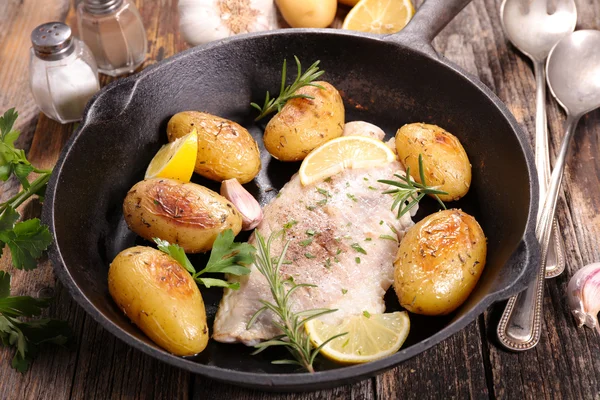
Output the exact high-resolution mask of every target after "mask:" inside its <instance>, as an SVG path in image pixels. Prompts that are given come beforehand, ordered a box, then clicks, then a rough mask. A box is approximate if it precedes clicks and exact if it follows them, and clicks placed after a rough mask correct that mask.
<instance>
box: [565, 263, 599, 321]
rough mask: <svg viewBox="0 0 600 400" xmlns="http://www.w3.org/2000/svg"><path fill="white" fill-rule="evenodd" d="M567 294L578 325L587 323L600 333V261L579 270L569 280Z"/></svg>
mask: <svg viewBox="0 0 600 400" xmlns="http://www.w3.org/2000/svg"><path fill="white" fill-rule="evenodd" d="M567 294H568V297H569V308H570V309H571V312H572V313H573V315H574V316H575V319H576V320H577V324H578V326H580V327H581V326H583V325H585V326H587V327H589V328H592V329H596V331H597V332H598V333H600V327H599V326H598V312H599V311H600V263H594V264H590V265H586V266H585V267H583V268H581V269H580V270H579V271H577V273H575V275H573V277H572V278H571V280H570V281H569V287H568V288H567Z"/></svg>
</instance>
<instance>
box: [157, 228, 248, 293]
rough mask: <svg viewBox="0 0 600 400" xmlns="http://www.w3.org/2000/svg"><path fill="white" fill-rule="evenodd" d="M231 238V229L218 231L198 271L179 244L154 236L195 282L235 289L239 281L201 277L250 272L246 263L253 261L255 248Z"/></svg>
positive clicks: (160, 247) (165, 251)
mask: <svg viewBox="0 0 600 400" xmlns="http://www.w3.org/2000/svg"><path fill="white" fill-rule="evenodd" d="M233 238H234V235H233V231H232V230H231V229H227V230H226V231H224V232H222V233H220V234H219V235H218V236H217V238H216V239H215V242H214V244H213V247H212V250H211V252H210V258H209V259H208V263H207V264H206V267H204V269H202V270H200V271H196V268H194V266H193V265H192V263H191V262H190V260H189V259H188V257H187V255H186V254H185V251H184V250H183V249H182V248H181V247H180V246H179V245H177V244H171V243H169V242H167V241H166V240H162V239H159V238H154V241H155V242H156V244H157V245H158V249H159V250H160V251H162V252H163V253H166V254H168V255H170V256H171V257H173V258H174V259H175V261H177V262H178V263H179V264H181V266H183V267H184V268H185V269H186V270H188V272H189V273H190V274H191V275H192V278H194V281H195V282H196V283H197V284H200V285H203V286H206V287H207V288H209V287H212V286H218V287H226V288H229V289H233V290H237V289H239V288H240V284H239V282H228V281H226V280H223V279H217V278H206V277H201V275H203V274H205V273H223V274H231V275H236V276H241V275H248V274H249V273H250V269H249V268H248V267H247V265H250V264H252V263H253V262H254V255H255V253H256V249H255V248H254V246H252V245H250V244H248V243H234V241H233Z"/></svg>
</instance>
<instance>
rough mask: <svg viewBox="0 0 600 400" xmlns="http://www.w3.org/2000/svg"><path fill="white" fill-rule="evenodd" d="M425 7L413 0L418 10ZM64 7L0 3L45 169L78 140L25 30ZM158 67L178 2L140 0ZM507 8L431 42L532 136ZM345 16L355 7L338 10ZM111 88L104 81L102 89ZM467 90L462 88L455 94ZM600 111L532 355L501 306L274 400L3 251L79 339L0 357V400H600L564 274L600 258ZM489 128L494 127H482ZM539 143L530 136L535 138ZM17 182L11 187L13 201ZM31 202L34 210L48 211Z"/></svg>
mask: <svg viewBox="0 0 600 400" xmlns="http://www.w3.org/2000/svg"><path fill="white" fill-rule="evenodd" d="M421 2H422V1H417V4H420V3H421ZM69 3H70V2H69V1H67V0H46V1H43V2H42V1H40V0H2V1H1V2H0V26H1V27H2V29H0V112H4V111H5V110H7V109H8V108H10V107H13V106H15V107H16V108H17V110H18V111H19V112H20V114H21V117H20V118H19V121H18V127H19V128H20V129H21V130H22V131H23V134H22V137H21V139H20V140H19V144H20V145H21V146H22V147H24V148H26V149H28V154H29V158H30V160H31V161H32V162H33V163H34V164H35V165H36V166H38V167H51V166H52V165H53V164H54V163H55V162H56V160H57V158H58V155H59V152H60V149H61V148H62V146H63V145H64V143H65V141H66V140H67V139H68V138H69V136H70V135H71V133H72V132H73V124H70V125H60V124H58V123H56V122H54V121H51V120H49V119H48V118H46V117H45V116H44V115H40V114H38V111H37V110H36V107H35V105H34V103H33V99H32V97H31V94H30V92H29V89H28V84H27V63H28V57H29V55H28V52H29V47H30V43H29V34H30V32H31V30H32V29H33V28H34V27H35V26H37V25H38V24H40V23H43V22H47V21H50V20H59V21H65V20H66V21H67V23H69V24H70V25H71V26H75V19H74V9H73V4H69ZM136 3H137V5H138V7H139V9H140V11H141V13H142V16H143V18H144V21H145V26H146V29H147V33H148V38H149V48H148V60H147V62H146V64H145V65H150V64H153V63H155V62H157V61H160V60H162V59H164V58H166V57H169V56H171V55H173V54H175V53H177V52H179V51H181V50H184V49H185V48H187V45H186V44H185V43H184V42H183V40H182V39H181V37H180V36H179V34H178V28H177V24H178V16H177V2H176V1H175V0H161V1H156V0H137V1H136ZM576 3H577V7H578V14H579V20H578V24H577V28H578V29H600V3H599V2H597V1H593V0H576ZM499 7H500V0H475V1H474V2H473V3H472V4H471V5H469V6H468V7H467V8H466V9H465V10H464V11H463V12H462V13H461V14H460V15H459V16H458V17H457V18H456V19H455V20H454V21H453V22H452V23H451V24H450V25H449V26H448V27H447V28H446V29H445V30H444V31H443V32H442V33H441V34H440V35H439V37H438V38H437V39H436V40H435V47H436V49H437V50H438V51H439V52H440V53H441V54H443V55H445V56H446V57H447V58H449V59H450V60H452V61H454V62H455V63H457V64H458V65H460V66H461V67H462V68H464V69H465V70H467V71H469V72H470V73H472V74H474V75H476V76H478V77H479V78H480V79H481V80H482V81H483V82H484V83H485V84H486V85H487V86H489V87H490V88H491V89H492V90H493V91H494V92H495V93H496V94H497V95H498V96H499V97H500V98H501V99H502V100H503V101H504V102H506V104H507V105H508V107H509V108H510V110H511V111H512V112H513V113H514V115H515V117H516V119H517V120H518V121H519V123H520V124H521V125H522V127H523V129H524V130H525V131H527V132H530V133H531V132H533V130H534V112H535V103H534V93H535V86H534V79H533V74H532V69H531V64H530V63H529V61H528V60H527V59H526V58H525V57H524V56H523V55H521V54H519V53H517V52H516V51H515V49H514V48H513V47H512V46H511V45H509V44H508V43H507V40H506V39H505V37H504V35H503V33H502V27H501V25H500V18H499V12H498V10H499ZM345 12H347V9H346V8H343V9H341V10H340V14H344V13H345ZM109 81H110V80H109V79H107V78H106V77H104V78H103V83H107V82H109ZM457 95H460V94H457ZM548 104H549V107H548V119H549V128H550V132H551V134H552V139H551V145H552V152H553V153H554V154H556V151H557V146H558V143H559V141H560V138H561V137H562V124H563V122H564V113H563V112H562V111H561V110H560V109H559V108H558V106H557V105H556V103H555V102H554V101H553V100H549V101H548ZM599 131H600V112H598V111H596V112H593V113H591V114H588V115H587V116H586V117H584V118H583V119H582V121H581V123H580V125H579V130H578V133H577V136H576V140H575V144H574V146H573V147H572V151H571V154H570V155H569V162H568V168H567V171H566V175H565V180H564V185H563V187H564V193H565V194H564V195H562V196H561V201H560V203H559V207H558V218H559V222H560V226H561V229H562V232H563V236H564V239H565V243H566V256H567V270H566V272H565V273H564V274H563V275H562V276H560V277H558V278H556V279H554V280H551V281H548V282H547V287H546V297H545V304H544V307H545V318H544V331H543V333H542V338H541V341H540V344H539V345H538V346H537V347H536V348H535V350H532V351H528V352H525V353H520V354H514V353H508V352H505V351H503V350H501V349H500V348H499V347H498V346H497V344H496V342H495V339H494V338H495V329H496V323H497V320H498V318H499V314H500V313H501V310H502V307H501V305H499V306H497V307H494V308H493V309H491V310H489V311H488V312H487V313H486V314H484V315H482V316H481V317H479V318H478V319H477V320H476V321H475V322H473V323H472V324H471V325H469V326H468V327H467V328H466V329H464V330H463V331H462V332H460V333H458V334H456V335H454V336H452V337H451V338H449V339H447V340H446V341H444V342H443V343H441V344H440V345H438V346H436V347H434V348H432V349H430V350H428V351H426V352H424V353H422V354H421V355H419V356H417V357H415V358H413V359H411V360H409V361H407V362H405V363H404V364H402V365H401V366H399V367H398V368H395V369H393V370H391V371H388V372H386V373H384V374H382V375H379V376H377V377H376V378H373V379H369V380H365V381H363V382H360V383H357V384H355V385H352V386H344V387H340V388H337V389H333V390H325V391H319V392H313V393H303V394H269V393H263V392H257V391H252V390H246V389H241V388H237V387H234V386H228V385H225V384H222V383H219V382H215V381H211V380H208V379H205V378H203V377H200V376H195V375H191V374H189V373H187V372H184V371H181V370H178V369H175V368H172V367H170V366H168V365H166V364H163V363H161V362H158V361H156V360H154V359H152V358H150V357H148V356H146V355H144V354H142V353H141V352H139V351H137V350H134V349H132V348H131V347H129V346H127V345H125V344H124V343H123V342H121V341H120V340H117V339H116V338H115V337H113V336H112V335H111V334H109V333H108V332H106V331H105V330H104V329H102V328H101V327H100V326H99V325H98V324H97V323H96V322H95V321H94V320H93V319H92V318H91V317H89V316H87V315H86V314H85V313H84V312H83V310H82V309H81V308H80V307H79V306H78V305H77V304H76V303H75V302H74V301H73V300H72V299H71V297H70V296H69V294H68V293H67V292H66V290H65V289H64V288H63V286H62V285H61V284H60V282H58V280H57V279H56V277H55V275H54V273H53V271H52V268H51V266H50V263H49V262H48V261H45V260H43V261H42V262H41V263H40V267H39V268H38V269H37V270H36V271H34V272H21V271H17V272H15V271H14V270H13V269H12V268H11V267H10V265H9V264H10V263H9V261H8V260H7V259H6V257H4V258H3V259H2V260H1V264H0V269H8V270H10V271H11V273H13V288H14V290H15V291H16V293H18V294H28V295H38V294H39V293H40V292H44V293H45V294H47V293H49V292H51V293H55V296H56V300H55V302H54V304H53V306H52V307H51V308H50V309H49V310H48V315H49V316H52V317H57V318H61V319H66V320H68V321H69V322H70V324H71V326H72V327H73V329H74V331H75V332H76V335H77V339H78V340H77V344H76V345H75V346H74V348H72V349H56V348H50V347H49V348H46V349H45V350H44V351H43V352H42V354H40V356H39V357H38V358H37V359H36V360H35V362H34V363H33V366H32V368H31V370H30V371H29V372H28V373H27V374H25V375H21V374H19V373H17V372H15V371H14V370H12V369H11V368H10V359H11V358H12V355H13V351H12V350H7V349H0V399H24V398H30V399H67V398H85V399H93V398H99V399H105V398H109V397H110V398H150V399H172V398H181V399H187V398H197V399H221V398H223V399H233V398H240V399H247V400H250V399H307V400H308V399H397V398H419V399H422V398H428V397H431V398H440V399H446V398H460V399H462V398H467V397H471V398H478V399H479V398H486V397H491V398H496V397H497V398H506V399H519V398H535V399H538V398H545V399H559V398H566V399H581V398H598V396H599V393H600V356H599V355H600V340H599V339H598V336H597V334H596V333H595V332H593V331H592V330H589V329H587V328H586V329H583V328H577V327H576V326H575V324H574V321H573V318H572V317H571V315H570V314H569V311H568V309H567V306H566V287H567V283H568V281H569V278H570V277H571V276H572V275H573V273H574V272H575V271H576V270H577V269H579V268H580V267H581V266H583V265H585V264H588V263H591V262H594V261H599V260H600V246H599V245H600V239H598V238H600V215H599V214H598V211H600V178H599V177H600V159H598V158H596V154H598V152H599V151H600V144H599V142H598V136H597V134H598V132H599ZM482 134H485V132H482ZM532 137H533V136H532ZM17 189H18V186H17V184H16V183H15V182H9V183H8V184H4V185H3V186H2V189H1V190H0V193H1V196H0V197H1V198H3V199H7V198H8V197H10V196H11V194H13V193H14V192H15V191H16V190H17ZM39 210H40V207H39V205H36V204H35V203H33V204H30V205H29V206H28V207H27V210H26V211H27V212H28V213H29V215H33V214H35V213H39Z"/></svg>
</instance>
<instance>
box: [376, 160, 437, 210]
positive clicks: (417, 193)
mask: <svg viewBox="0 0 600 400" xmlns="http://www.w3.org/2000/svg"><path fill="white" fill-rule="evenodd" d="M394 176H395V177H396V178H398V179H400V182H398V181H391V180H386V179H380V180H378V181H377V182H381V183H385V184H387V185H391V186H395V187H396V189H390V190H386V191H384V192H383V194H392V195H394V202H393V203H392V211H393V210H394V209H395V208H396V207H398V218H400V217H402V216H403V215H404V214H406V213H407V212H408V211H410V209H411V208H413V207H414V206H415V205H416V204H418V203H419V202H420V201H421V199H423V197H425V196H426V195H428V194H430V195H433V197H435V199H436V200H437V201H438V203H440V205H441V206H442V207H443V208H444V210H445V209H446V205H445V204H444V203H443V202H442V200H440V198H439V197H438V195H440V194H448V193H446V192H444V191H441V190H437V189H436V187H435V186H427V182H426V181H425V171H424V170H423V156H422V155H421V154H419V177H420V178H421V183H418V182H415V181H414V180H413V179H412V178H411V176H410V167H407V168H406V172H405V175H404V176H402V175H399V174H394Z"/></svg>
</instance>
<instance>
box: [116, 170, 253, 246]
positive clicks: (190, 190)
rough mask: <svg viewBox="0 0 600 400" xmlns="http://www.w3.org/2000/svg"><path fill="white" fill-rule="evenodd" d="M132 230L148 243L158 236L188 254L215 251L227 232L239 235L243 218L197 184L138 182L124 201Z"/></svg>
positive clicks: (224, 201)
mask: <svg viewBox="0 0 600 400" xmlns="http://www.w3.org/2000/svg"><path fill="white" fill-rule="evenodd" d="M123 215H124V216H125V222H127V225H128V226H129V229H131V230H132V231H134V232H135V233H137V234H138V235H140V236H141V237H143V238H144V239H147V240H152V238H155V237H158V238H161V239H163V240H167V241H168V242H170V243H177V244H178V245H180V246H181V247H183V249H184V250H185V252H186V253H202V252H206V251H209V250H210V249H211V248H212V245H213V242H214V241H215V239H216V238H217V235H218V234H219V233H221V232H223V231H225V230H227V229H231V230H233V233H234V234H235V235H237V234H238V233H239V232H240V230H241V229H242V216H241V215H240V213H239V212H238V210H237V209H236V208H235V206H234V205H233V204H231V203H230V202H229V200H227V199H226V198H224V197H223V196H221V195H220V194H218V193H215V192H213V191H212V190H210V189H207V188H205V187H204V186H200V185H197V184H195V183H182V182H179V181H176V180H173V179H164V178H154V179H147V180H145V181H142V182H138V183H136V184H135V185H134V186H133V187H132V188H131V190H130V191H129V192H128V193H127V196H126V197H125V201H124V202H123Z"/></svg>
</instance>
